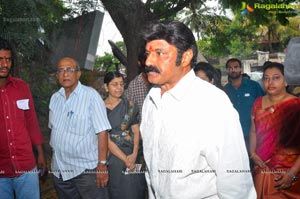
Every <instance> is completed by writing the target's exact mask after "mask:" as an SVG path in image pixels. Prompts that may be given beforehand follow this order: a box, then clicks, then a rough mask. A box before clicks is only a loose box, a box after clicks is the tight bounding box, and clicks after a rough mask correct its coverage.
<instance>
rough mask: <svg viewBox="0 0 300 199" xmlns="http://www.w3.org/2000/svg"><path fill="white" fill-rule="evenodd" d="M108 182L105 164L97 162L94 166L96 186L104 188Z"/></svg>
mask: <svg viewBox="0 0 300 199" xmlns="http://www.w3.org/2000/svg"><path fill="white" fill-rule="evenodd" d="M107 183H108V170H107V166H106V165H105V164H98V165H97V168H96V184H97V187H98V188H100V187H101V188H104V187H105V186H106V185H107Z"/></svg>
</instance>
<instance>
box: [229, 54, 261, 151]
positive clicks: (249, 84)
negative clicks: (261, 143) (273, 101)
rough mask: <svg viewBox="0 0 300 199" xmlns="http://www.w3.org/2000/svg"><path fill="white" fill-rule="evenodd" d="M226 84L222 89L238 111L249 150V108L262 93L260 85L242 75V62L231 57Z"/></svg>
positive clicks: (250, 108)
mask: <svg viewBox="0 0 300 199" xmlns="http://www.w3.org/2000/svg"><path fill="white" fill-rule="evenodd" d="M226 70H227V74H228V80H229V82H228V84H226V85H225V87H224V89H225V91H226V93H227V95H228V96H229V98H230V100H231V102H232V104H233V106H234V108H235V109H236V110H237V111H238V113H239V116H240V122H241V125H242V128H243V133H244V138H245V143H246V146H247V150H248V151H249V130H250V125H251V110H252V105H253V103H254V101H255V99H256V98H258V97H259V96H263V95H264V91H263V89H262V88H261V86H260V85H259V84H258V83H257V82H255V81H253V80H250V79H246V78H243V76H242V63H241V61H240V60H239V59H236V58H232V59H229V60H228V61H227V62H226Z"/></svg>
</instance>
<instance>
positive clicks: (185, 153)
mask: <svg viewBox="0 0 300 199" xmlns="http://www.w3.org/2000/svg"><path fill="white" fill-rule="evenodd" d="M142 114H143V115H142V118H143V120H142V123H141V133H142V138H143V146H144V156H145V160H146V164H147V167H148V171H147V172H146V179H147V183H148V188H149V195H150V196H149V198H150V199H151V198H164V199H177V198H178V199H200V198H228V199H229V198H230V199H239V198H240V199H247V198H249V199H250V198H251V199H252V198H253V199H254V198H256V193H255V189H254V186H253V180H252V177H251V173H250V168H249V160H248V155H247V151H246V147H245V143H244V138H243V133H242V129H241V125H240V123H239V117H238V113H237V112H236V111H235V109H234V108H233V106H232V104H231V102H230V100H229V98H228V97H227V95H226V94H225V93H224V92H223V91H221V90H220V89H218V88H217V87H215V86H213V85H211V84H209V83H207V82H206V81H203V80H201V79H200V78H198V77H196V76H195V74H194V72H193V71H192V70H191V71H190V72H189V73H188V74H187V75H186V76H184V77H183V78H182V79H181V80H180V82H178V83H177V85H176V86H175V87H174V88H172V89H171V90H169V91H167V92H165V93H164V94H163V96H161V89H160V88H152V89H151V90H150V92H149V94H148V95H147V97H146V99H145V101H144V105H143V113H142Z"/></svg>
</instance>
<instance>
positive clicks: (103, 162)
mask: <svg viewBox="0 0 300 199" xmlns="http://www.w3.org/2000/svg"><path fill="white" fill-rule="evenodd" d="M98 164H103V165H107V161H106V160H99V161H98Z"/></svg>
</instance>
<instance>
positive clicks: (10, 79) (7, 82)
mask: <svg viewBox="0 0 300 199" xmlns="http://www.w3.org/2000/svg"><path fill="white" fill-rule="evenodd" d="M9 84H11V85H12V86H13V87H17V83H16V81H13V77H12V76H11V75H8V77H7V81H6V84H5V86H7V85H9Z"/></svg>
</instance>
